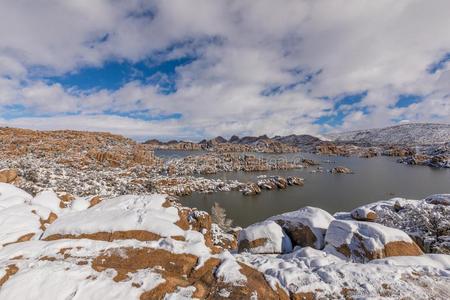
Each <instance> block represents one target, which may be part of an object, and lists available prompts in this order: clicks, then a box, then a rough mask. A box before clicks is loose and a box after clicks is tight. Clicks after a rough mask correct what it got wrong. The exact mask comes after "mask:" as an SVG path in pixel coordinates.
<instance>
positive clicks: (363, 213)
mask: <svg viewBox="0 0 450 300" xmlns="http://www.w3.org/2000/svg"><path fill="white" fill-rule="evenodd" d="M370 213H372V214H375V212H374V211H373V210H371V209H369V208H367V207H358V208H355V209H354V210H352V211H351V212H350V215H351V216H352V218H353V219H356V220H364V219H367V218H368V216H369V214H370Z"/></svg>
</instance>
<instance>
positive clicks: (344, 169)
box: [331, 167, 353, 174]
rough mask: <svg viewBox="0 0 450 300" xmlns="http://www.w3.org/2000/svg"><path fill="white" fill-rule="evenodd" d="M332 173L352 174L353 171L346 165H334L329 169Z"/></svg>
mask: <svg viewBox="0 0 450 300" xmlns="http://www.w3.org/2000/svg"><path fill="white" fill-rule="evenodd" d="M331 173H333V174H353V171H352V170H351V169H349V168H347V167H334V168H333V169H331Z"/></svg>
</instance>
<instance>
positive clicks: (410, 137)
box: [328, 123, 450, 146]
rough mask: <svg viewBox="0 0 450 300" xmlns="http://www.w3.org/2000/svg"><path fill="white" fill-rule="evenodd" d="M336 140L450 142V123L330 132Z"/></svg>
mask: <svg viewBox="0 0 450 300" xmlns="http://www.w3.org/2000/svg"><path fill="white" fill-rule="evenodd" d="M328 138H330V139H331V140H334V141H336V142H343V143H353V144H358V145H374V146H376V145H408V146H420V145H432V144H444V143H448V142H450V124H432V123H411V124H402V125H396V126H390V127H385V128H378V129H367V130H355V131H349V132H342V133H335V134H329V135H328Z"/></svg>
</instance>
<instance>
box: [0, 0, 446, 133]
mask: <svg viewBox="0 0 450 300" xmlns="http://www.w3.org/2000/svg"><path fill="white" fill-rule="evenodd" d="M449 12H450V1H448V0H428V1H422V0H402V1H398V0H377V1H373V0H278V1H272V0H259V1H252V0H215V1H210V0H189V1H186V0H159V1H143V0H128V1H119V0H72V1H63V0H33V1H25V0H5V1H0V126H10V127H23V128H32V129H41V130H52V129H76V130H91V131H110V132H113V133H118V134H123V135H126V136H129V137H132V138H135V139H138V140H143V139H146V138H159V139H162V140H169V139H185V140H200V139H202V138H208V137H214V136H217V135H222V136H224V137H230V136H231V135H233V134H237V135H240V136H242V135H262V134H267V135H269V136H274V135H288V134H305V133H307V134H314V135H323V134H326V133H327V132H335V131H347V130H355V129H367V128H374V127H383V126H389V125H395V124H399V123H405V122H436V123H450V31H449V28H450V18H449V17H448V14H449Z"/></svg>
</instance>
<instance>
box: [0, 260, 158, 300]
mask: <svg viewBox="0 0 450 300" xmlns="http://www.w3.org/2000/svg"><path fill="white" fill-rule="evenodd" d="M114 276H115V273H114V271H113V272H101V273H98V272H96V271H94V270H93V269H92V268H91V267H90V266H79V265H74V264H72V263H68V262H63V261H62V262H52V263H49V262H47V261H38V262H35V263H33V264H32V265H28V266H27V268H25V266H19V272H18V273H17V274H15V275H14V276H12V277H11V278H10V279H9V280H8V281H7V282H6V283H5V284H4V285H3V286H2V288H1V290H0V298H1V299H2V300H8V299H11V300H15V299H23V300H27V299H29V300H34V299H73V300H84V299H139V297H140V295H141V294H142V293H143V292H144V291H145V290H146V289H152V288H154V287H156V286H157V285H158V284H160V283H162V282H164V279H162V278H161V275H159V274H157V273H154V272H151V271H148V270H147V271H145V273H139V272H138V273H136V274H135V275H134V276H132V278H131V280H130V281H125V282H114V281H113V279H112V278H113V277H114ZM87 278H90V279H87ZM136 281H137V282H143V283H144V284H143V286H142V287H140V288H136V287H133V286H132V283H133V282H136ZM24 291H26V292H24Z"/></svg>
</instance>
